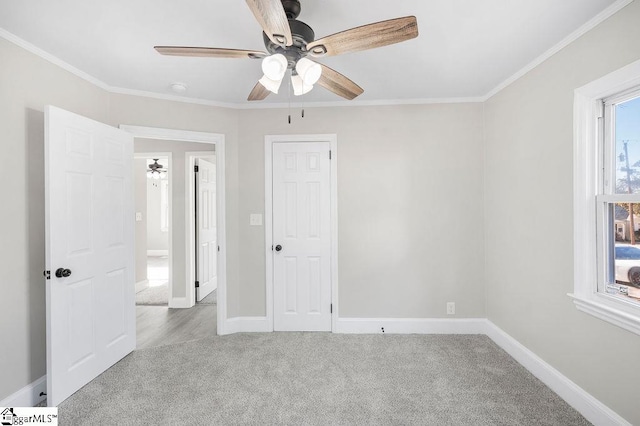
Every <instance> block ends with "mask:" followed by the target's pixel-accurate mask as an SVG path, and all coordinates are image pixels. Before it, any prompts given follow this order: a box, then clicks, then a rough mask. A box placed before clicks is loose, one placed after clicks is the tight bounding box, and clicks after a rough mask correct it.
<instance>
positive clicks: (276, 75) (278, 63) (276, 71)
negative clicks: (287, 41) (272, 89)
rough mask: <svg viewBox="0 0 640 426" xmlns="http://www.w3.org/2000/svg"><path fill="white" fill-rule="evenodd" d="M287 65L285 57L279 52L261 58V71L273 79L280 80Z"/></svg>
mask: <svg viewBox="0 0 640 426" xmlns="http://www.w3.org/2000/svg"><path fill="white" fill-rule="evenodd" d="M288 65H289V64H288V63H287V58H285V57H284V55H283V54H281V53H276V54H275V55H271V56H267V57H266V58H264V59H263V60H262V72H263V73H264V75H266V76H267V77H268V78H270V79H271V80H273V81H278V80H282V77H284V73H285V72H287V66H288Z"/></svg>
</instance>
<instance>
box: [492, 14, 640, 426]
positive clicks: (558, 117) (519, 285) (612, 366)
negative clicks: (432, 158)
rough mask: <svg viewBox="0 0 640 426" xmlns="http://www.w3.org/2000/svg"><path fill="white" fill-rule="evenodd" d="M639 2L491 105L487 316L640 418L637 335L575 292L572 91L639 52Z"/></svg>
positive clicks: (632, 416)
mask: <svg viewBox="0 0 640 426" xmlns="http://www.w3.org/2000/svg"><path fill="white" fill-rule="evenodd" d="M639 40H640V2H637V1H636V2H634V3H632V4H630V5H629V6H627V7H626V8H625V9H623V10H622V11H621V12H619V13H618V14H616V15H614V16H613V17H612V18H610V19H609V20H607V21H606V22H604V23H603V24H601V25H599V26H598V27H596V28H595V29H594V30H593V31H590V32H589V33H587V34H586V35H584V36H583V37H581V38H580V39H579V40H577V41H576V42H574V43H572V44H571V45H569V46H568V47H567V48H565V49H563V50H562V51H560V52H559V53H558V54H556V55H555V56H553V57H552V58H551V59H549V60H547V61H546V62H545V63H543V64H542V65H540V66H538V67H537V68H535V69H534V70H533V71H531V72H530V73H528V74H527V75H526V76H524V77H523V78H521V79H520V80H518V81H517V82H516V83H514V84H512V85H511V86H509V87H508V88H507V89H505V90H503V91H502V92H500V93H499V94H498V95H496V96H494V97H493V98H491V99H490V100H489V101H488V102H486V104H485V125H486V130H485V131H486V144H485V146H486V148H485V149H486V151H485V155H486V159H485V194H486V198H485V214H484V216H485V235H486V258H487V261H486V278H485V280H484V281H485V284H486V290H487V297H486V300H487V315H488V318H489V319H490V320H491V321H493V322H494V323H495V324H496V325H497V326H498V327H500V328H502V329H503V330H504V331H506V332H507V333H509V334H510V335H511V336H513V337H514V338H516V339H517V340H519V341H520V342H521V343H522V344H523V345H525V346H526V347H527V348H529V349H530V350H532V351H533V352H535V353H536V354H537V355H539V356H540V357H541V358H543V359H544V360H545V361H547V362H548V363H550V364H551V365H552V366H554V367H555V368H556V369H558V370H560V372H561V373H563V374H564V375H566V376H567V377H569V378H570V379H571V380H573V381H574V382H576V383H577V384H578V385H579V386H581V387H583V388H584V389H585V390H586V391H587V392H589V393H591V394H592V395H594V396H595V397H596V398H598V399H600V400H601V401H603V402H604V403H605V404H607V405H608V406H609V407H611V408H612V409H614V410H615V411H616V412H618V413H619V414H620V415H622V416H623V417H625V418H626V419H627V420H628V421H629V422H631V423H632V424H640V409H639V408H638V389H640V369H638V368H636V367H635V363H636V359H637V357H638V355H640V336H638V335H635V334H633V333H630V332H627V331H625V330H623V329H621V328H619V327H615V326H613V325H609V324H608V323H605V322H603V321H601V320H599V319H596V318H594V317H592V316H590V315H587V314H584V313H581V312H578V310H577V309H576V308H575V306H574V305H573V303H572V301H571V299H570V298H569V297H568V296H567V293H570V292H572V291H573V205H572V200H573V186H572V185H573V167H572V164H573V157H572V155H573V154H572V152H573V151H572V147H573V91H574V89H576V88H578V87H581V86H583V85H584V84H586V83H588V82H590V81H593V80H595V79H597V78H599V77H601V76H603V75H605V74H607V73H609V72H611V71H614V70H616V69H618V68H620V67H622V66H624V65H627V64H629V63H630V62H633V61H635V60H638V59H640V43H639V42H638V41H639Z"/></svg>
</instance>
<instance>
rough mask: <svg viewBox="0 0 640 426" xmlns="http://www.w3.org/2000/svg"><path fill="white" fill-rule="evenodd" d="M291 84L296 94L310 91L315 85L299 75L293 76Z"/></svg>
mask: <svg viewBox="0 0 640 426" xmlns="http://www.w3.org/2000/svg"><path fill="white" fill-rule="evenodd" d="M291 85H292V86H293V94H294V95H296V96H300V95H304V94H305V93H309V92H310V91H311V89H313V86H312V85H311V84H306V83H305V82H304V81H303V80H302V77H300V76H299V75H292V76H291Z"/></svg>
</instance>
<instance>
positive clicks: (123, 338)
mask: <svg viewBox="0 0 640 426" xmlns="http://www.w3.org/2000/svg"><path fill="white" fill-rule="evenodd" d="M132 162H133V138H132V136H131V135H129V134H128V133H126V132H123V131H121V130H119V129H116V128H113V127H111V126H107V125H105V124H102V123H98V122H96V121H93V120H89V119H88V118H85V117H82V116H79V115H76V114H73V113H70V112H67V111H64V110H61V109H59V108H55V107H51V106H48V107H47V108H46V110H45V168H46V172H45V173H46V174H45V177H46V178H45V198H46V199H45V218H46V224H45V228H46V268H47V270H48V271H50V278H49V279H48V280H47V281H46V288H47V290H46V294H47V296H46V298H47V299H46V300H47V301H46V305H47V315H46V321H47V325H46V327H47V403H48V404H49V406H56V405H58V404H59V403H60V402H62V401H64V400H65V399H66V398H67V397H69V396H70V395H71V394H73V393H74V392H75V391H77V390H78V389H80V388H81V387H82V386H84V385H85V384H86V383H88V382H89V381H91V380H93V379H94V378H95V377H96V376H98V375H99V374H100V373H102V372H103V371H105V370H106V369H107V368H109V367H111V366H112V365H113V364H115V363H116V362H118V361H119V360H120V359H121V358H123V357H124V356H125V355H127V354H128V353H130V352H131V351H133V350H134V349H135V345H136V336H135V331H136V323H135V278H134V252H133V245H134V228H133V225H134V208H133V192H132V186H133V185H132V176H133V174H132Z"/></svg>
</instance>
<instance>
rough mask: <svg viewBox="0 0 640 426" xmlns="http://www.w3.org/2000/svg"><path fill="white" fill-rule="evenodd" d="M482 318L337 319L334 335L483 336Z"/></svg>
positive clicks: (484, 322) (483, 324)
mask: <svg viewBox="0 0 640 426" xmlns="http://www.w3.org/2000/svg"><path fill="white" fill-rule="evenodd" d="M485 324H486V320H485V319H484V318H459V319H456V318H451V319H449V318H338V320H337V323H336V329H335V330H333V332H334V333H344V334H354V333H355V334H381V333H382V329H383V328H384V333H389V334H484V330H485Z"/></svg>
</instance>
